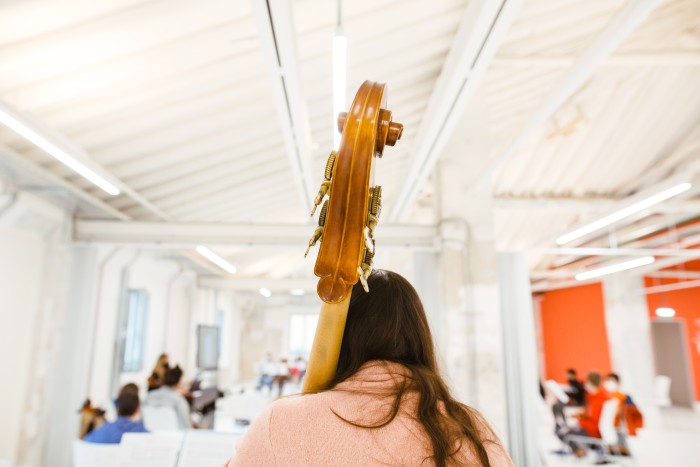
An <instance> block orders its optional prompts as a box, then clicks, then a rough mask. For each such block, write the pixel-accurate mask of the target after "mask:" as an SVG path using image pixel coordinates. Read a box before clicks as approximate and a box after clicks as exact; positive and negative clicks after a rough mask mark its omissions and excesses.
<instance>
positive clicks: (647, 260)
mask: <svg viewBox="0 0 700 467" xmlns="http://www.w3.org/2000/svg"><path fill="white" fill-rule="evenodd" d="M654 261H655V260H654V257H653V256H643V257H641V258H636V259H633V260H630V261H625V262H622V263H617V264H611V265H610V266H604V267H602V268H598V269H591V270H590V271H586V272H582V273H579V274H576V280H577V281H585V280H586V279H593V278H594V277H600V276H605V275H607V274H612V273H614V272H620V271H626V270H628V269H632V268H637V267H639V266H644V265H647V264H651V263H653V262H654Z"/></svg>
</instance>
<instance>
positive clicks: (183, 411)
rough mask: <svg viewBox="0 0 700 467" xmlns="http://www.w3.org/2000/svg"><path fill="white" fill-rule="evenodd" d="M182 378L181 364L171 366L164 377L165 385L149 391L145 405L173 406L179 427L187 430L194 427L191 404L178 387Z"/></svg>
mask: <svg viewBox="0 0 700 467" xmlns="http://www.w3.org/2000/svg"><path fill="white" fill-rule="evenodd" d="M180 379H182V370H181V369H180V367H179V366H175V367H174V368H170V369H168V370H167V371H166V372H165V376H164V377H163V386H161V387H159V388H158V389H154V390H153V391H151V392H149V393H148V396H146V400H145V401H144V402H143V405H144V406H149V407H172V408H173V410H175V414H176V415H177V422H178V428H179V429H180V430H187V429H189V428H192V426H193V425H192V421H191V419H190V406H189V404H188V403H187V400H186V399H185V396H183V395H182V394H180V392H179V391H178V390H177V389H176V388H177V385H178V384H180Z"/></svg>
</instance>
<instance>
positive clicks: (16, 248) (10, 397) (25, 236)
mask: <svg viewBox="0 0 700 467" xmlns="http://www.w3.org/2000/svg"><path fill="white" fill-rule="evenodd" d="M44 251H45V244H44V240H43V238H42V237H41V236H40V235H37V234H33V233H31V232H25V231H22V230H19V229H13V228H2V227H0V284H2V286H1V287H0V307H1V311H0V313H1V315H0V319H2V326H0V373H2V375H3V380H4V381H5V382H4V383H3V385H2V386H3V390H2V392H3V397H2V398H0V413H2V414H3V416H2V417H0V459H15V458H16V456H17V449H18V440H19V430H18V429H17V428H18V427H19V425H20V421H21V420H22V412H23V410H24V402H25V397H24V396H25V393H26V390H27V382H28V381H29V377H30V370H31V368H30V363H31V359H30V357H31V353H32V344H33V342H34V339H33V338H34V332H35V324H34V323H35V318H36V315H37V311H38V306H39V295H40V292H41V290H40V289H41V271H42V264H43V261H44Z"/></svg>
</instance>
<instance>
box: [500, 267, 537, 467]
mask: <svg viewBox="0 0 700 467" xmlns="http://www.w3.org/2000/svg"><path fill="white" fill-rule="evenodd" d="M498 271H499V278H500V286H501V310H502V318H503V336H504V338H505V339H504V341H503V343H504V352H505V359H504V364H505V371H506V380H507V381H508V384H507V386H506V396H507V397H506V400H507V404H508V441H509V446H508V448H509V451H510V455H511V457H512V458H513V463H514V464H515V465H532V466H536V465H539V463H540V459H539V455H538V452H537V449H538V447H537V437H536V435H537V432H538V423H537V422H538V420H537V407H538V405H539V403H540V400H539V398H540V395H539V391H538V385H537V383H538V371H537V345H536V344H535V319H534V313H533V310H532V291H531V290H530V276H529V273H528V269H527V264H526V263H525V258H524V257H523V255H522V253H499V255H498Z"/></svg>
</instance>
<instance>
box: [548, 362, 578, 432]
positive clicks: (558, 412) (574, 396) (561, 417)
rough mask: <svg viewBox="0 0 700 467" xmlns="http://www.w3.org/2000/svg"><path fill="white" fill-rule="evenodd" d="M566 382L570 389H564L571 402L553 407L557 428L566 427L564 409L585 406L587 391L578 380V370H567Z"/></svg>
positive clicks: (556, 404) (560, 402) (559, 403)
mask: <svg viewBox="0 0 700 467" xmlns="http://www.w3.org/2000/svg"><path fill="white" fill-rule="evenodd" d="M566 382H567V384H568V387H565V388H564V392H565V393H566V395H567V396H569V401H568V402H567V403H564V402H562V401H557V403H555V404H554V405H553V406H552V412H553V413H554V421H555V423H556V424H557V427H560V426H566V416H565V414H564V407H566V406H569V407H583V406H584V405H585V394H586V391H585V389H584V387H583V383H582V382H581V381H579V380H578V377H577V375H576V370H574V369H573V368H569V369H568V370H566Z"/></svg>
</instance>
